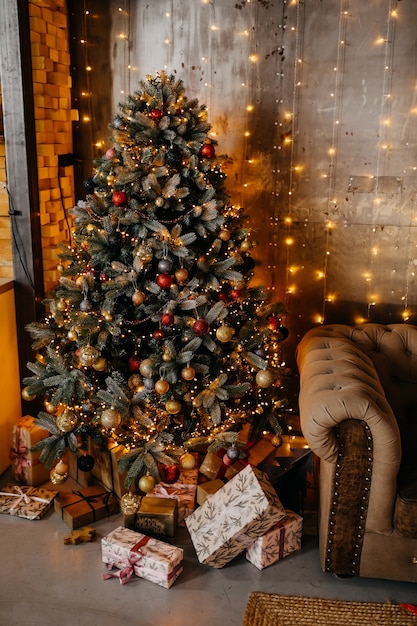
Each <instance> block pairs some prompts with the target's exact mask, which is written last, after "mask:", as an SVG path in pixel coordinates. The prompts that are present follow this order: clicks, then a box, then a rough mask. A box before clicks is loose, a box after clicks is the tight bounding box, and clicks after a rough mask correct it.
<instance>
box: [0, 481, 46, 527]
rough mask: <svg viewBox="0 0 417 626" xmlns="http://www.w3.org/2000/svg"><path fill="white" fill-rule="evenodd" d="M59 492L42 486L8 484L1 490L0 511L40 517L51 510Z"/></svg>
mask: <svg viewBox="0 0 417 626" xmlns="http://www.w3.org/2000/svg"><path fill="white" fill-rule="evenodd" d="M57 493H58V492H57V491H48V490H47V489H42V488H41V487H37V488H36V487H24V486H20V485H6V487H3V488H2V489H1V490H0V513H5V514H7V515H16V516H17V517H24V518H25V519H30V520H34V519H40V518H41V517H42V516H43V515H45V513H46V512H47V511H48V510H49V508H50V506H51V504H52V500H53V499H54V498H55V496H56V494H57Z"/></svg>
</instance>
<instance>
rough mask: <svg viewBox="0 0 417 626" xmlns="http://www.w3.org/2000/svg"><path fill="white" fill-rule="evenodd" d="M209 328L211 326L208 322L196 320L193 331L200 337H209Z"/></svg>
mask: <svg viewBox="0 0 417 626" xmlns="http://www.w3.org/2000/svg"><path fill="white" fill-rule="evenodd" d="M209 328H210V326H209V323H208V322H207V320H196V321H195V322H194V324H193V331H194V332H195V334H196V335H197V336H198V337H202V336H203V335H207V333H208V331H209Z"/></svg>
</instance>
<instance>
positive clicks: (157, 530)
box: [135, 496, 178, 537]
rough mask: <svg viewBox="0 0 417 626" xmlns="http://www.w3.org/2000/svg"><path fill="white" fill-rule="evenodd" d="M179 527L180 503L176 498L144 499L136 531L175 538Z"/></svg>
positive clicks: (136, 523) (136, 522) (138, 513)
mask: <svg viewBox="0 0 417 626" xmlns="http://www.w3.org/2000/svg"><path fill="white" fill-rule="evenodd" d="M177 526H178V502H177V500H175V499H174V498H153V497H152V496H147V497H146V498H142V500H141V502H140V505H139V509H138V512H137V513H136V519H135V530H136V531H137V532H141V533H145V534H146V535H153V536H157V537H162V536H165V537H173V536H174V535H175V533H176V530H177Z"/></svg>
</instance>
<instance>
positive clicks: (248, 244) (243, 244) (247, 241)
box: [240, 239, 251, 252]
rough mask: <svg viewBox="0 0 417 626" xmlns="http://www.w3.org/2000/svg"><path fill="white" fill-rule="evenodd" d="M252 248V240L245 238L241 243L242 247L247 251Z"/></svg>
mask: <svg viewBox="0 0 417 626" xmlns="http://www.w3.org/2000/svg"><path fill="white" fill-rule="evenodd" d="M250 248H251V244H250V241H249V240H248V239H244V240H243V241H242V243H241V244H240V249H241V250H244V251H245V252H246V251H247V250H250Z"/></svg>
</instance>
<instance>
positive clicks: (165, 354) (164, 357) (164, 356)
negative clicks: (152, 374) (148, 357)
mask: <svg viewBox="0 0 417 626" xmlns="http://www.w3.org/2000/svg"><path fill="white" fill-rule="evenodd" d="M162 360H163V361H164V362H165V363H169V361H172V356H171V354H170V353H169V352H168V350H165V351H164V352H163V353H162Z"/></svg>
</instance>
